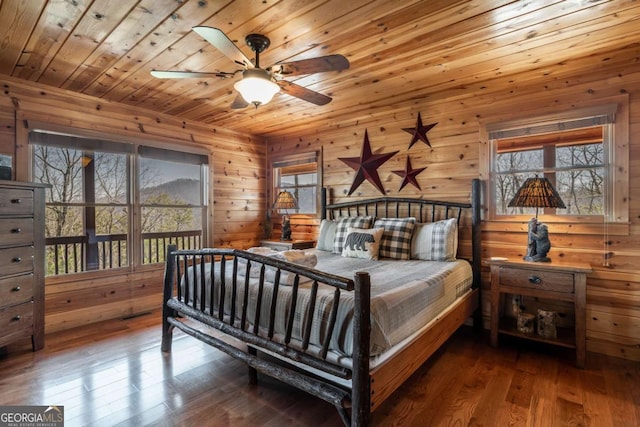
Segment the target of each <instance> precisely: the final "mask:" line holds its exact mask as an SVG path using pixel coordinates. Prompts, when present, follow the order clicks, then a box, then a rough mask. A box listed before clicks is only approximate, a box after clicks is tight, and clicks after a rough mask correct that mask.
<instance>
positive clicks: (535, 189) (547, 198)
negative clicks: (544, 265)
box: [508, 175, 566, 262]
mask: <svg viewBox="0 0 640 427" xmlns="http://www.w3.org/2000/svg"><path fill="white" fill-rule="evenodd" d="M508 206H509V207H510V208H511V207H516V208H536V216H535V218H531V219H530V220H529V232H528V243H527V253H526V255H525V256H524V257H523V259H524V260H525V261H533V262H551V258H549V257H548V256H547V253H548V252H549V249H551V242H550V241H549V231H548V229H547V225H546V224H543V223H541V222H538V209H539V208H561V209H565V208H566V206H565V204H564V202H563V201H562V198H560V195H559V194H558V191H557V190H556V189H555V188H554V187H553V184H551V181H549V179H548V178H546V177H542V178H539V177H538V176H537V175H536V176H535V177H534V178H527V179H526V181H525V182H524V184H522V186H521V187H520V188H519V189H518V191H517V192H516V195H515V196H513V199H511V201H510V202H509V205H508Z"/></svg>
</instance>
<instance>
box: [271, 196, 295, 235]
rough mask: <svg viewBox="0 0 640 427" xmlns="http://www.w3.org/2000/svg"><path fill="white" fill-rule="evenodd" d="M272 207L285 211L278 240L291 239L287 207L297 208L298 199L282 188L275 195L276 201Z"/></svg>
mask: <svg viewBox="0 0 640 427" xmlns="http://www.w3.org/2000/svg"><path fill="white" fill-rule="evenodd" d="M272 209H275V210H284V211H285V212H284V215H283V216H282V235H281V236H280V240H282V241H288V240H291V222H290V219H289V215H288V211H289V209H298V201H297V200H296V198H295V197H293V194H291V193H289V192H288V191H286V190H283V191H281V192H280V193H278V197H276V201H275V202H274V203H273V206H272Z"/></svg>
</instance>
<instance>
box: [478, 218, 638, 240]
mask: <svg viewBox="0 0 640 427" xmlns="http://www.w3.org/2000/svg"><path fill="white" fill-rule="evenodd" d="M529 219H530V218H529V217H526V218H525V217H523V218H522V219H518V218H513V217H510V218H508V219H507V218H505V219H499V220H498V219H494V220H484V221H483V222H482V231H490V232H491V231H495V232H512V233H516V232H524V233H526V232H527V231H528V223H529ZM538 219H539V220H540V222H544V223H545V224H547V225H549V226H550V229H551V230H550V231H553V233H554V234H596V235H603V234H605V233H606V234H607V235H610V236H628V235H629V223H627V222H625V223H621V222H617V223H606V224H605V223H603V222H602V221H600V222H595V221H591V222H588V221H582V222H578V221H576V220H575V218H573V219H570V218H564V220H561V219H560V218H558V219H556V218H553V219H552V220H550V218H543V217H538Z"/></svg>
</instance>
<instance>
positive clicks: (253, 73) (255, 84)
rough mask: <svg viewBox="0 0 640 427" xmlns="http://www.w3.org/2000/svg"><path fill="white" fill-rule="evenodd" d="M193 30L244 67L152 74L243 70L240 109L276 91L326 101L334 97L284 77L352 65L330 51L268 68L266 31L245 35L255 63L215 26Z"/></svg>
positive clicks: (217, 74) (315, 101)
mask: <svg viewBox="0 0 640 427" xmlns="http://www.w3.org/2000/svg"><path fill="white" fill-rule="evenodd" d="M193 31H195V32H196V33H198V34H199V35H200V36H202V37H203V38H204V39H205V40H206V41H208V42H209V43H211V44H212V45H213V46H214V47H215V48H217V49H218V50H219V51H220V52H222V53H223V54H224V55H225V56H227V57H228V58H229V59H231V60H232V61H233V62H234V63H235V64H236V65H239V66H240V67H242V68H241V69H237V70H234V71H231V72H225V71H218V72H195V71H159V70H153V71H151V75H152V76H154V77H158V78H164V79H182V78H193V77H196V78H208V77H219V78H223V79H226V78H230V77H234V76H235V75H236V74H237V73H240V72H241V73H242V80H239V81H238V82H236V83H235V84H234V88H235V89H236V90H237V91H238V92H239V94H238V96H237V97H236V99H235V100H234V101H233V103H232V104H231V108H234V109H239V108H244V107H246V106H248V105H249V104H253V105H255V107H256V108H257V107H258V106H259V105H262V104H266V103H267V102H269V101H271V98H273V95H275V94H276V93H277V92H278V91H282V92H284V93H286V94H288V95H291V96H295V97H296V98H300V99H303V100H305V101H308V102H311V103H313V104H316V105H325V104H327V103H329V102H330V101H331V98H330V97H328V96H327V95H324V94H322V93H319V92H316V91H313V90H311V89H307V88H305V87H303V86H300V85H297V84H295V83H293V82H289V81H287V80H283V79H282V78H283V77H288V76H298V75H302V74H314V73H321V72H325V71H341V70H345V69H347V68H349V61H348V60H347V58H345V57H344V56H342V55H328V56H320V57H317V58H310V59H303V60H300V61H292V62H278V63H276V64H274V65H271V66H270V67H267V68H260V53H262V52H263V51H264V50H265V49H266V48H268V47H269V44H270V43H271V42H270V41H269V39H268V38H267V37H265V36H263V35H262V34H249V35H248V36H247V37H245V42H246V43H247V46H249V48H251V50H252V51H253V52H254V53H255V54H256V58H255V63H253V62H251V60H250V59H249V58H247V57H246V56H245V54H244V53H243V52H242V51H241V50H240V49H239V48H238V47H237V46H236V45H235V44H234V43H233V42H232V41H231V39H229V37H227V35H226V34H225V33H224V32H222V30H220V29H218V28H213V27H204V26H199V27H193Z"/></svg>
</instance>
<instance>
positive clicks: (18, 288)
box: [11, 286, 22, 292]
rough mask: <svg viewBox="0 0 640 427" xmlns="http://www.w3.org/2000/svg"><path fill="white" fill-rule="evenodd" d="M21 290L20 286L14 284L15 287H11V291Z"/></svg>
mask: <svg viewBox="0 0 640 427" xmlns="http://www.w3.org/2000/svg"><path fill="white" fill-rule="evenodd" d="M21 290H22V288H21V287H20V286H16V287H15V288H13V289H11V292H20V291H21Z"/></svg>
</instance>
